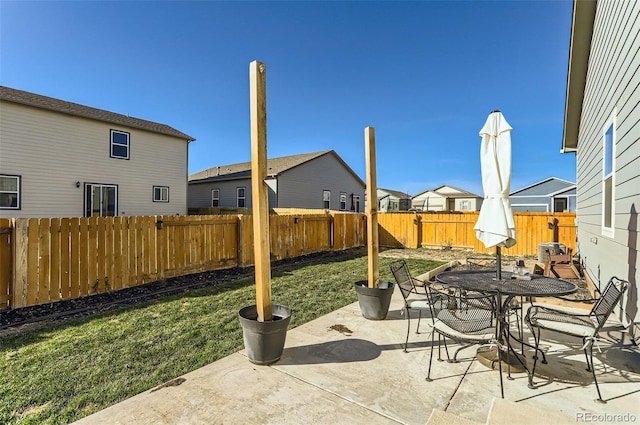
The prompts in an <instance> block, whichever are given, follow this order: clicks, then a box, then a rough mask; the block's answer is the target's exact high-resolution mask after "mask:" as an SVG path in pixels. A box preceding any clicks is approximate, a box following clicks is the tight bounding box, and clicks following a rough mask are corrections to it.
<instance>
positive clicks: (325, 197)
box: [322, 190, 331, 210]
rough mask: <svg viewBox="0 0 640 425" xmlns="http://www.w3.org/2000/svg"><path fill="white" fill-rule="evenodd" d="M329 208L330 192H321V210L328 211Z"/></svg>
mask: <svg viewBox="0 0 640 425" xmlns="http://www.w3.org/2000/svg"><path fill="white" fill-rule="evenodd" d="M330 207H331V191H330V190H323V191H322V208H324V209H325V210H328V209H329V208H330Z"/></svg>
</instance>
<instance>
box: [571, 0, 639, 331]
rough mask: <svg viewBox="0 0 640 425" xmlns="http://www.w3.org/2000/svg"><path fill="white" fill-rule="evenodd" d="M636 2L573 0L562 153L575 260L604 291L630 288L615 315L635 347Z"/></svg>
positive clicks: (636, 309)
mask: <svg viewBox="0 0 640 425" xmlns="http://www.w3.org/2000/svg"><path fill="white" fill-rule="evenodd" d="M638 16H640V2H638V1H629V2H625V1H615V0H600V1H597V2H595V1H575V2H574V5H573V25H572V30H571V52H570V55H569V76H568V80H567V95H566V106H565V119H564V135H563V140H562V151H563V152H575V153H576V171H577V180H576V182H577V187H578V197H577V208H576V215H577V222H578V232H577V239H578V241H577V242H578V244H577V245H578V249H579V254H580V260H581V262H582V264H583V266H584V270H585V272H586V274H587V276H588V278H589V279H590V280H591V281H592V282H594V283H595V284H596V285H597V286H599V287H600V288H603V287H604V285H605V284H606V283H607V281H608V280H609V278H610V277H611V276H617V277H619V278H621V279H626V280H628V281H629V283H630V285H629V290H628V291H627V293H626V294H625V296H624V298H623V301H622V303H621V305H622V309H621V310H618V311H617V312H616V315H617V317H618V319H620V320H621V321H622V323H623V324H624V325H628V324H629V322H633V323H634V324H633V325H632V326H630V328H629V332H630V333H631V335H632V336H633V337H634V339H635V340H636V342H640V314H639V313H638V311H639V310H640V301H639V299H640V297H639V294H638V279H639V278H640V275H639V274H640V272H639V270H640V265H639V264H638V261H639V259H640V256H639V255H638V242H639V240H640V239H639V238H638V225H639V220H638V211H639V210H640V143H638V141H639V140H640V71H639V68H638V59H639V54H638V52H640V19H638Z"/></svg>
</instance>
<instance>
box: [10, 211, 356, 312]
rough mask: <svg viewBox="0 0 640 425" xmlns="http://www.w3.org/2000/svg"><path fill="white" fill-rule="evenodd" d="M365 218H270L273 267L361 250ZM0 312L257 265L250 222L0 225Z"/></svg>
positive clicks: (187, 219)
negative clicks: (306, 257)
mask: <svg viewBox="0 0 640 425" xmlns="http://www.w3.org/2000/svg"><path fill="white" fill-rule="evenodd" d="M362 217H363V216H362V214H351V213H332V214H326V213H323V214H316V215H310V214H306V215H300V216H294V215H291V216H277V215H273V216H271V218H270V226H271V234H272V235H274V237H273V238H272V240H271V251H272V257H273V259H283V258H288V257H296V256H300V255H303V254H308V253H313V252H319V251H327V250H331V249H347V248H353V247H356V246H362V245H364V243H365V242H364V241H365V239H364V235H365V225H366V223H365V222H364V220H362ZM0 230H1V231H0V309H5V308H18V307H25V306H29V305H36V304H44V303H49V302H52V301H59V300H64V299H72V298H77V297H81V296H85V295H90V294H95V293H102V292H108V291H111V290H117V289H122V288H127V287H132V286H136V285H141V284H144V283H148V282H153V281H156V280H159V279H164V278H167V277H172V276H178V275H184V274H189V273H195V272H201V271H207V270H213V269H220V268H229V267H233V266H243V267H244V266H248V265H251V264H253V227H252V217H251V216H242V215H240V216H238V215H236V216H182V217H180V216H149V217H126V216H124V217H123V216H120V217H92V218H32V219H12V220H9V219H0Z"/></svg>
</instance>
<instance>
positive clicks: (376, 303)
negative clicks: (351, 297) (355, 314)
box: [354, 280, 394, 320]
mask: <svg viewBox="0 0 640 425" xmlns="http://www.w3.org/2000/svg"><path fill="white" fill-rule="evenodd" d="M367 285H368V282H367V281H366V280H361V281H359V282H356V283H355V285H354V286H355V289H356V294H357V295H358V303H359V304H360V311H361V312H362V316H364V318H365V319H370V320H384V319H385V318H386V317H387V313H388V312H389V305H390V304H391V295H393V288H394V285H393V283H391V282H386V281H382V280H381V281H380V282H379V284H378V287H377V288H369V287H368V286H367Z"/></svg>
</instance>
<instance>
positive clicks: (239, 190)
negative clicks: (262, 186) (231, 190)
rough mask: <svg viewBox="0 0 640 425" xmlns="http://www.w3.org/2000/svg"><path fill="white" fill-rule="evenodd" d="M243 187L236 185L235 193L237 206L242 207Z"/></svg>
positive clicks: (243, 201) (243, 204)
mask: <svg viewBox="0 0 640 425" xmlns="http://www.w3.org/2000/svg"><path fill="white" fill-rule="evenodd" d="M244 192H245V188H244V187H238V188H236V193H237V206H238V208H244V207H245V195H244Z"/></svg>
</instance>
